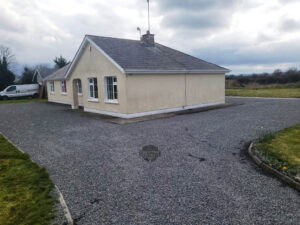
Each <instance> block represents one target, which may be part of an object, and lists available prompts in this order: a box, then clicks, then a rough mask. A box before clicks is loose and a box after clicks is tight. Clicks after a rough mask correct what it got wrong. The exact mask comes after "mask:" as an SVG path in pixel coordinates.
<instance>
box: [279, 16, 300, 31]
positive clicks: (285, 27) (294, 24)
mask: <svg viewBox="0 0 300 225" xmlns="http://www.w3.org/2000/svg"><path fill="white" fill-rule="evenodd" d="M279 29H280V30H281V31H284V32H293V31H299V30H300V21H296V20H294V19H283V20H282V22H281V23H280V25H279Z"/></svg>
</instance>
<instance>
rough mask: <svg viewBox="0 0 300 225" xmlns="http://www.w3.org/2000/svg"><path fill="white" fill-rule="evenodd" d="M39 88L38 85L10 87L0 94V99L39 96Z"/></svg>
mask: <svg viewBox="0 0 300 225" xmlns="http://www.w3.org/2000/svg"><path fill="white" fill-rule="evenodd" d="M39 91H40V86H39V85H38V84H24V85H11V86H8V87H7V88H5V89H4V90H3V91H1V92H0V98H1V99H4V100H7V99H10V98H21V97H33V98H37V97H38V96H39Z"/></svg>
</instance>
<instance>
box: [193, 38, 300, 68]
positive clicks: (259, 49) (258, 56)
mask: <svg viewBox="0 0 300 225" xmlns="http://www.w3.org/2000/svg"><path fill="white" fill-rule="evenodd" d="M298 42H299V41H298V40H294V41H288V42H279V43H273V44H270V45H268V46H259V45H254V46H248V45H246V44H245V43H244V44H243V43H235V42H234V40H232V41H231V42H228V43H223V45H222V46H223V47H222V48H218V46H206V47H203V48H199V49H197V50H196V51H194V52H193V54H194V55H196V56H198V57H200V58H203V59H206V60H208V61H212V62H215V63H219V64H221V65H225V64H227V65H229V64H230V65H239V64H248V65H251V64H252V65H257V64H276V63H289V62H297V61H298V62H300V55H299V52H300V46H299V44H298ZM226 46H227V47H226Z"/></svg>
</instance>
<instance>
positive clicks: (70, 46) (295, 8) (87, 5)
mask: <svg viewBox="0 0 300 225" xmlns="http://www.w3.org/2000/svg"><path fill="white" fill-rule="evenodd" d="M0 12H1V13H0V45H5V46H7V47H10V48H11V49H12V51H13V52H14V53H15V55H16V59H17V61H18V63H19V64H20V65H24V64H27V65H34V64H39V63H52V60H53V58H54V57H55V56H59V55H60V54H62V55H63V56H65V57H67V58H68V59H69V60H72V58H73V57H74V54H75V53H76V51H77V49H78V47H79V45H80V43H81V41H82V39H83V37H84V35H85V34H94V35H100V36H111V37H120V38H130V39H138V38H139V35H138V32H137V30H136V27H137V26H139V27H141V29H142V32H143V33H144V32H145V31H146V29H147V1H146V0H126V1H124V0H110V1H107V0H0ZM299 12H300V1H299V0H184V1H183V0H152V1H151V32H152V33H154V34H155V35H156V41H157V42H159V43H161V44H165V45H168V46H170V47H173V48H176V49H178V50H181V51H184V52H187V53H189V54H192V55H194V56H197V57H199V58H201V59H204V60H207V61H210V62H213V63H216V64H219V65H221V66H224V67H227V68H229V69H231V70H232V73H234V74H238V73H252V72H265V71H267V72H270V71H273V70H275V69H277V68H280V69H282V70H286V69H288V68H290V67H296V68H298V69H299V68H300V13H299Z"/></svg>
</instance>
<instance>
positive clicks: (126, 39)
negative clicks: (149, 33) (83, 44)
mask: <svg viewBox="0 0 300 225" xmlns="http://www.w3.org/2000/svg"><path fill="white" fill-rule="evenodd" d="M85 36H90V37H99V38H111V39H118V40H125V41H132V42H140V40H134V39H128V38H117V37H107V36H99V35H92V34H86V35H85Z"/></svg>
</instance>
